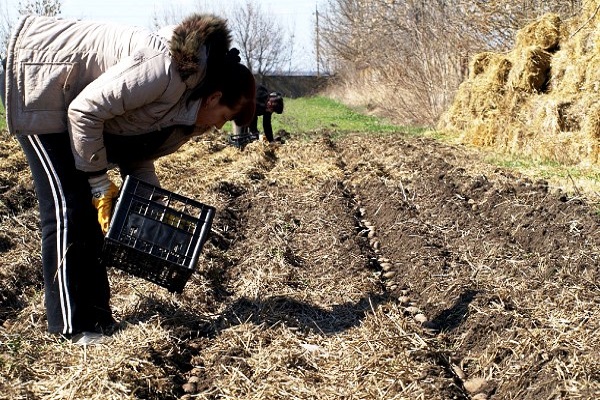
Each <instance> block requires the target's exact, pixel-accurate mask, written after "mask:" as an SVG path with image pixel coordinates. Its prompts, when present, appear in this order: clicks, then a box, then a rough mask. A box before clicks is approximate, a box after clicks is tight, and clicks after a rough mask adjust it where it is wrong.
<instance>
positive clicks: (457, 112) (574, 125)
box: [438, 0, 600, 165]
mask: <svg viewBox="0 0 600 400" xmlns="http://www.w3.org/2000/svg"><path fill="white" fill-rule="evenodd" d="M599 7H600V2H599V1H598V0H592V1H587V2H584V4H583V7H582V11H581V14H580V15H578V16H575V17H573V18H571V19H569V20H565V21H563V20H561V19H560V18H559V17H558V16H557V15H556V14H546V15H544V16H542V17H541V18H539V19H538V20H536V21H533V22H531V23H530V24H528V25H527V26H525V27H523V28H522V29H521V30H520V31H519V32H518V33H517V36H516V40H515V45H514V47H513V48H512V49H511V50H510V51H508V52H506V53H494V52H484V53H480V54H476V55H475V56H473V58H472V60H471V63H470V66H469V75H468V79H467V80H466V81H464V82H463V83H462V84H461V85H460V87H459V88H458V90H457V93H456V96H455V99H454V102H453V104H452V105H451V106H450V108H449V109H448V110H447V112H446V113H445V114H444V115H443V116H442V117H441V118H440V120H439V123H438V129H440V130H443V131H454V132H457V131H458V132H459V134H460V137H461V140H462V141H463V143H470V144H475V145H477V146H489V147H493V148H495V149H497V150H500V151H502V152H505V153H510V154H519V155H526V156H529V157H532V158H534V159H539V160H555V161H559V162H563V163H573V164H586V165H589V164H592V165H593V164H597V163H598V162H599V161H600V142H599V140H600V138H599V136H598V131H599V130H598V129H599V127H600V118H599V117H598V115H599V113H598V111H599V106H598V102H597V92H598V81H599V75H598V72H597V71H598V70H599V69H598V59H600V58H599V55H600V47H598V45H597V43H598V40H597V39H598V35H599V31H598V21H599V19H600V14H599V13H598V9H599Z"/></svg>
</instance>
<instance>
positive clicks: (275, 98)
mask: <svg viewBox="0 0 600 400" xmlns="http://www.w3.org/2000/svg"><path fill="white" fill-rule="evenodd" d="M269 101H270V102H271V108H272V109H273V112H275V113H277V114H281V113H283V96H282V95H281V93H279V92H271V93H269Z"/></svg>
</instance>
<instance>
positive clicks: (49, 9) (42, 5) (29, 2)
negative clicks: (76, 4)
mask: <svg viewBox="0 0 600 400" xmlns="http://www.w3.org/2000/svg"><path fill="white" fill-rule="evenodd" d="M61 6H62V1H61V0H25V1H19V14H20V15H28V14H35V15H45V16H48V17H52V16H55V15H58V14H60V8H61Z"/></svg>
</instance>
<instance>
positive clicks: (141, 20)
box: [4, 0, 323, 71]
mask: <svg viewBox="0 0 600 400" xmlns="http://www.w3.org/2000/svg"><path fill="white" fill-rule="evenodd" d="M246 1H247V0H170V1H165V0H101V1H97V0H63V1H62V9H61V11H62V12H61V16H62V17H64V18H70V17H73V18H82V19H94V20H103V21H112V22H118V23H124V24H132V25H141V26H145V27H151V26H152V17H153V16H154V15H155V14H158V15H164V12H165V7H169V8H168V9H167V10H171V11H175V12H181V13H182V15H186V14H187V13H188V12H194V11H201V12H211V13H215V14H219V15H223V16H225V17H226V16H227V12H228V10H231V9H233V8H235V7H243V6H244V5H245V4H246ZM251 1H252V2H254V3H255V4H259V5H260V7H261V9H262V11H263V12H264V13H265V14H266V15H272V16H273V17H274V18H276V19H277V20H278V21H279V23H280V25H281V26H283V27H284V28H285V29H287V30H288V31H291V32H292V33H293V34H294V36H295V41H294V55H295V62H294V63H293V64H294V65H297V67H298V69H300V70H302V71H309V70H312V71H314V70H316V61H315V51H314V44H313V41H314V33H313V31H314V21H315V10H316V8H317V4H319V3H321V4H322V3H323V0H308V1H303V0H251ZM18 2H19V0H4V6H5V7H6V8H7V10H9V11H10V9H11V8H12V9H14V10H15V13H16V10H17V4H18ZM319 6H321V5H319Z"/></svg>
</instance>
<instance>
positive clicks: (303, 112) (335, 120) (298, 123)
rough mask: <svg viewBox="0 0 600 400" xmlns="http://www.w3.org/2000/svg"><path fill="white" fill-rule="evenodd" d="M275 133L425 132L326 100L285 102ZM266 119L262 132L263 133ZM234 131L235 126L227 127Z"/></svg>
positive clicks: (304, 99)
mask: <svg viewBox="0 0 600 400" xmlns="http://www.w3.org/2000/svg"><path fill="white" fill-rule="evenodd" d="M272 123H273V131H274V132H277V131H279V130H281V129H283V130H285V131H286V132H289V133H291V134H292V135H299V136H310V134H311V133H322V132H330V133H332V135H333V137H336V136H340V135H343V134H347V133H351V132H361V133H370V134H388V133H408V134H418V133H420V132H421V131H423V130H424V129H422V128H415V127H406V126H400V125H395V124H393V123H391V122H389V121H387V120H385V119H382V118H378V117H374V116H369V115H365V114H363V113H361V112H359V111H357V110H354V109H352V108H350V107H347V106H345V105H343V104H341V103H339V102H337V101H335V100H332V99H330V98H326V97H320V96H316V97H302V98H298V99H288V98H286V99H285V109H284V111H283V114H273V118H272ZM261 124H262V118H259V121H258V129H259V130H260V131H262V126H261ZM223 129H224V130H225V131H231V129H232V128H231V124H230V123H228V124H226V125H225V127H224V128H223Z"/></svg>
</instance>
